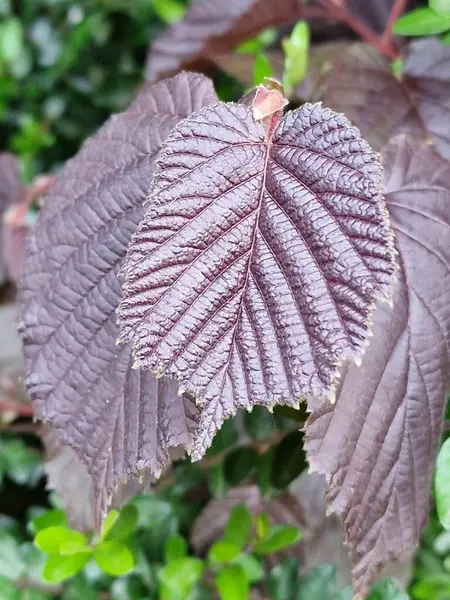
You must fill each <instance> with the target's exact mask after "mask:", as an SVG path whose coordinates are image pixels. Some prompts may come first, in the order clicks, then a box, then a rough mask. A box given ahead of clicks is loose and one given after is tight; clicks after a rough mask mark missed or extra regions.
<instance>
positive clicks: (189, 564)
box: [159, 557, 204, 600]
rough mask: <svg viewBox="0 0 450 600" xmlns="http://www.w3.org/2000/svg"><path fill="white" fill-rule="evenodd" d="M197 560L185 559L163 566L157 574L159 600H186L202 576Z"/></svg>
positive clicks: (202, 565)
mask: <svg viewBox="0 0 450 600" xmlns="http://www.w3.org/2000/svg"><path fill="white" fill-rule="evenodd" d="M203 569H204V564H203V562H202V561H201V560H200V559H198V558H192V557H186V558H180V559H179V560H174V561H172V562H170V563H169V564H168V565H165V566H164V567H163V568H162V569H161V570H160V572H159V580H160V582H161V600H187V599H188V598H189V596H190V595H191V594H192V590H193V589H194V586H195V585H196V584H197V583H198V582H199V580H200V578H201V576H202V574H203Z"/></svg>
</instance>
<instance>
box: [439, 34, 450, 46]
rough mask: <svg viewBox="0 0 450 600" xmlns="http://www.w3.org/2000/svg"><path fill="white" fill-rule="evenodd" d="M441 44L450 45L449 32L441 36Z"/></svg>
mask: <svg viewBox="0 0 450 600" xmlns="http://www.w3.org/2000/svg"><path fill="white" fill-rule="evenodd" d="M441 44H444V46H450V32H449V33H446V34H445V35H443V36H442V37H441Z"/></svg>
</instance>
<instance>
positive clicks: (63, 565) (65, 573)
mask: <svg viewBox="0 0 450 600" xmlns="http://www.w3.org/2000/svg"><path fill="white" fill-rule="evenodd" d="M90 557H91V556H90V554H88V553H87V552H80V553H78V554H71V555H70V556H58V555H56V554H54V555H52V556H49V557H48V560H47V562H46V563H45V567H44V572H43V576H44V579H45V580H46V581H48V582H51V583H59V582H61V581H64V580H65V579H68V578H69V577H72V576H73V575H75V574H76V573H78V572H79V571H81V569H82V568H83V567H84V565H85V564H86V563H87V562H88V561H89V559H90Z"/></svg>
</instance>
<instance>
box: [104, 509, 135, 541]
mask: <svg viewBox="0 0 450 600" xmlns="http://www.w3.org/2000/svg"><path fill="white" fill-rule="evenodd" d="M112 512H113V511H112ZM116 512H117V511H116ZM110 514H111V513H110ZM108 516H109V515H108ZM113 518H114V520H113V522H112V523H111V525H109V526H108V530H107V532H106V534H105V535H103V539H105V540H114V541H115V542H122V541H124V540H126V539H127V538H129V537H130V536H131V535H132V534H133V533H134V532H135V530H136V527H137V523H138V511H137V508H136V507H135V506H133V505H132V504H128V505H127V506H125V507H124V508H123V509H122V510H121V511H120V513H119V514H118V515H117V516H115V517H113Z"/></svg>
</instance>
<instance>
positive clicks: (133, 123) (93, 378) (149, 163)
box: [20, 73, 215, 527]
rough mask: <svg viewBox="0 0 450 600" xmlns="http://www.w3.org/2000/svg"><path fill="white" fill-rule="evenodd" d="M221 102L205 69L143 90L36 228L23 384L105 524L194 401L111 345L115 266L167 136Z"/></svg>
mask: <svg viewBox="0 0 450 600" xmlns="http://www.w3.org/2000/svg"><path fill="white" fill-rule="evenodd" d="M214 101H215V95H214V92H213V90H212V87H211V84H210V82H209V81H208V80H207V79H205V78H203V77H201V76H199V75H190V74H186V73H184V74H180V75H179V76H177V77H175V78H173V79H171V80H168V81H166V82H162V83H160V84H158V85H156V86H146V87H144V88H143V90H142V91H141V92H140V94H139V95H138V96H137V98H136V100H135V101H134V103H133V104H132V105H131V107H130V108H129V109H128V110H127V111H126V112H125V113H123V114H122V115H118V116H114V117H112V118H111V119H110V120H109V121H108V122H107V123H106V124H105V125H104V127H103V128H102V129H100V131H99V132H98V133H97V134H96V135H95V136H93V137H92V138H90V139H89V140H88V141H87V142H85V144H84V146H83V148H82V149H81V151H80V153H79V154H78V155H77V156H76V157H75V158H74V159H73V160H72V161H70V162H69V163H68V164H67V165H66V167H65V169H64V170H63V171H62V173H61V174H60V175H59V177H58V178H57V180H56V183H55V184H54V185H53V187H52V189H51V191H50V193H49V194H48V196H47V197H46V200H45V203H44V206H43V209H42V211H41V214H40V218H39V222H38V223H37V225H36V227H35V228H34V230H33V235H32V236H31V240H30V244H29V248H30V252H29V256H28V258H27V261H26V263H25V267H24V277H23V280H22V285H21V291H20V297H21V309H22V311H21V312H22V320H21V326H20V330H21V335H22V339H23V342H24V352H25V376H26V383H27V387H28V391H29V393H30V396H31V398H32V400H34V408H35V411H36V415H37V417H39V418H40V419H43V420H44V421H46V422H50V423H52V424H53V425H54V426H55V427H56V428H58V429H59V430H61V431H63V441H64V442H65V443H66V444H69V445H70V446H71V447H72V448H73V449H74V450H75V452H76V453H77V454H78V456H79V457H80V458H81V459H82V460H83V461H84V462H85V464H86V465H87V467H88V469H89V472H90V474H91V476H92V478H93V484H94V496H95V515H96V523H97V526H98V527H99V526H100V523H101V521H102V519H103V517H104V515H105V512H106V509H107V508H108V505H109V503H110V502H112V503H113V505H114V503H115V502H117V499H118V494H120V493H122V496H121V498H120V499H119V502H120V500H125V499H126V498H127V497H129V496H128V494H129V493H130V489H131V488H133V489H132V490H131V491H132V492H134V493H136V491H137V489H138V488H139V486H140V485H143V484H146V483H147V479H148V478H146V476H145V473H147V474H148V473H149V472H151V473H153V475H154V476H155V475H156V476H157V475H159V474H160V472H161V470H162V469H163V468H164V467H165V465H166V464H167V463H168V461H169V460H170V455H169V451H170V449H171V448H178V447H180V448H190V446H191V443H192V433H193V431H194V429H195V418H196V414H197V409H196V407H195V405H194V403H193V402H192V400H190V399H188V398H186V397H181V396H177V388H176V386H175V385H174V384H173V383H172V382H170V381H166V380H165V381H157V380H156V379H155V377H154V376H153V375H152V374H151V373H149V372H137V371H134V370H132V369H131V366H132V360H131V356H130V349H129V348H127V347H125V346H122V347H120V348H117V347H116V344H115V340H116V338H117V335H118V330H117V326H116V315H115V311H116V308H117V303H118V300H119V296H120V286H119V283H118V280H117V273H118V270H119V268H120V264H121V262H122V259H123V257H124V255H125V250H126V247H127V244H128V242H129V240H130V238H131V236H132V234H133V232H134V230H135V228H136V226H137V224H138V223H139V221H140V219H141V217H142V215H143V208H142V203H143V200H144V198H145V195H146V193H147V189H148V184H149V181H150V178H151V176H152V173H153V168H154V160H155V157H156V155H157V153H158V152H159V149H160V147H161V143H162V141H163V139H164V138H165V137H166V136H167V134H168V133H169V132H170V130H171V129H172V127H173V126H174V124H176V123H177V122H178V121H179V120H180V119H182V118H184V117H186V116H187V115H188V114H190V113H191V112H192V111H193V110H199V109H200V108H201V107H202V106H205V105H207V104H211V103H213V102H214ZM55 357H56V358H55ZM128 432H133V434H132V435H128ZM142 472H144V477H142V479H141V476H142ZM131 473H133V475H131ZM126 475H127V477H128V483H127V484H126V485H121V486H120V489H119V487H118V482H120V481H123V480H124V479H125V476H126ZM141 481H142V483H141ZM130 486H131V487H130Z"/></svg>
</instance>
